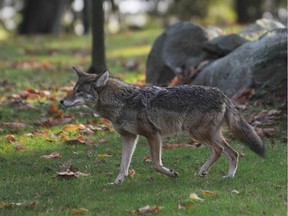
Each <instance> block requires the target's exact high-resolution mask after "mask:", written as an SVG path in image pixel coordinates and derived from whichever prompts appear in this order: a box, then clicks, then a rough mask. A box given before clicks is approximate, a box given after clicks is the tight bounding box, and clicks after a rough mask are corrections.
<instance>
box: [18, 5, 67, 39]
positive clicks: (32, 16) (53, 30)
mask: <svg viewBox="0 0 288 216" xmlns="http://www.w3.org/2000/svg"><path fill="white" fill-rule="evenodd" d="M24 2H25V7H24V10H23V11H22V16H23V20H22V22H21V24H20V26H19V29H18V30H19V34H59V33H60V32H61V17H62V15H63V12H64V10H65V6H66V3H67V0H49V1H47V0H25V1H24Z"/></svg>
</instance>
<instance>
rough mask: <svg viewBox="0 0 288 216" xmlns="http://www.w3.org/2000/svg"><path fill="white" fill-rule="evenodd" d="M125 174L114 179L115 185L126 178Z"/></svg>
mask: <svg viewBox="0 0 288 216" xmlns="http://www.w3.org/2000/svg"><path fill="white" fill-rule="evenodd" d="M125 177H126V176H125V175H118V176H117V178H116V180H115V181H114V184H115V185H120V184H122V183H123V181H124V179H125Z"/></svg>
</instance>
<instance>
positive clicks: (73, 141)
mask: <svg viewBox="0 0 288 216" xmlns="http://www.w3.org/2000/svg"><path fill="white" fill-rule="evenodd" d="M65 142H66V143H67V144H71V145H75V144H85V137H83V136H79V137H77V138H76V139H71V140H66V141H65Z"/></svg>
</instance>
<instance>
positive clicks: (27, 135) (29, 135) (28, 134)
mask: <svg viewBox="0 0 288 216" xmlns="http://www.w3.org/2000/svg"><path fill="white" fill-rule="evenodd" d="M23 136H26V137H33V136H34V135H33V133H25V134H23Z"/></svg>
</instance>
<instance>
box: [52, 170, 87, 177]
mask: <svg viewBox="0 0 288 216" xmlns="http://www.w3.org/2000/svg"><path fill="white" fill-rule="evenodd" d="M57 176H58V177H61V178H74V177H76V178H79V177H82V176H89V174H86V173H82V172H80V171H77V172H73V171H70V170H68V171H64V172H57Z"/></svg>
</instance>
